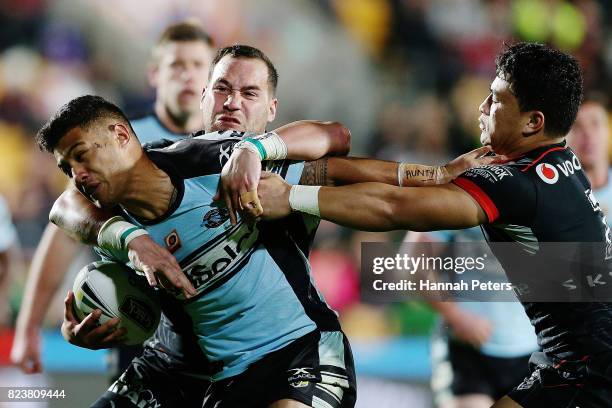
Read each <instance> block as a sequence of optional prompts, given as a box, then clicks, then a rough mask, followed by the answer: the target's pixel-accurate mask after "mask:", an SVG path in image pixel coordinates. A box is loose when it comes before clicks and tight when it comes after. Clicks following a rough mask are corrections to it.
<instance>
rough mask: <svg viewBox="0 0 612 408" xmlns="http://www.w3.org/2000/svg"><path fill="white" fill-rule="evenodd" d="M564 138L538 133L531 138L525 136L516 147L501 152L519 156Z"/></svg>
mask: <svg viewBox="0 0 612 408" xmlns="http://www.w3.org/2000/svg"><path fill="white" fill-rule="evenodd" d="M564 140H565V137H563V136H561V137H549V136H544V135H539V136H538V137H537V138H536V137H535V136H534V137H533V139H531V138H527V139H524V140H523V142H522V143H519V144H518V145H517V146H516V147H514V148H513V149H511V150H510V151H509V152H508V153H506V152H504V153H503V154H504V155H506V156H508V157H511V158H516V157H521V156H523V155H525V154H526V153H528V152H530V151H532V150H535V149H539V148H541V147H545V146H551V145H555V144H559V143H561V142H563V141H564Z"/></svg>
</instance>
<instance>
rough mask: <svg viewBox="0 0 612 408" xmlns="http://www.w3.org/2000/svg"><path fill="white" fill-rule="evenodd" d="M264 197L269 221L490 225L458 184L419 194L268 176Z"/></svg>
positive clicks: (382, 227)
mask: <svg viewBox="0 0 612 408" xmlns="http://www.w3.org/2000/svg"><path fill="white" fill-rule="evenodd" d="M258 193H259V196H260V199H261V202H262V205H263V208H264V214H263V216H264V218H267V219H275V218H281V217H284V216H287V215H289V213H290V212H291V211H301V212H305V213H309V214H313V215H318V216H320V217H321V218H323V219H326V220H329V221H332V222H335V223H337V224H341V225H344V226H347V227H351V228H355V229H360V230H365V231H389V230H395V229H408V230H411V231H432V230H438V229H462V228H469V227H473V226H476V225H480V224H483V223H485V222H486V221H487V217H486V214H485V212H484V211H483V210H482V208H481V207H480V206H479V205H478V203H476V201H475V200H474V199H473V198H472V197H471V196H470V195H469V194H467V193H466V192H464V191H463V190H462V189H461V188H459V187H457V186H455V185H454V184H444V185H440V186H433V187H419V188H413V187H406V188H399V187H394V186H390V185H387V184H381V183H360V184H353V185H348V186H341V187H314V186H293V187H292V186H290V185H289V184H287V183H286V182H285V181H284V180H283V179H282V178H281V177H279V176H277V175H275V174H270V173H264V174H263V175H262V179H261V181H260V188H259V190H258Z"/></svg>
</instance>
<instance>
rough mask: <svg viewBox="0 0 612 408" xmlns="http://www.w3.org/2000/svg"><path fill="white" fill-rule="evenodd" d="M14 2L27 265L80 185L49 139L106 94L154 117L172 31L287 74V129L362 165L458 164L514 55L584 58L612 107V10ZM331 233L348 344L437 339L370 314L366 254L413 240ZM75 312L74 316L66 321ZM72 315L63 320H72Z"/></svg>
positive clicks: (398, 319)
mask: <svg viewBox="0 0 612 408" xmlns="http://www.w3.org/2000/svg"><path fill="white" fill-rule="evenodd" d="M142 7H143V4H141V2H134V1H125V0H106V1H104V2H91V1H87V0H27V1H24V0H5V1H2V2H0V163H1V166H2V171H1V172H0V194H2V195H3V196H4V197H5V198H6V200H7V202H8V203H9V207H10V209H11V212H12V216H13V220H14V223H15V225H16V227H17V231H18V236H19V240H20V242H21V246H22V252H23V254H24V256H25V259H26V264H25V265H26V266H24V267H23V268H22V269H23V270H22V271H21V272H20V273H18V275H17V277H16V279H15V283H14V288H13V290H12V291H11V297H12V302H13V305H14V309H15V312H16V310H17V307H18V304H19V296H20V293H21V290H22V288H21V285H22V284H23V281H24V280H25V273H26V271H27V261H28V260H29V258H30V257H31V255H32V253H33V250H34V248H35V247H36V244H37V243H38V241H39V239H40V235H41V233H42V231H43V229H44V227H45V225H46V223H47V216H48V212H49V209H50V206H51V204H52V203H53V201H54V200H55V198H56V197H57V196H58V195H59V193H60V192H61V191H62V190H63V188H64V187H65V185H66V179H65V177H64V176H63V175H62V174H61V172H60V171H59V170H58V169H57V168H56V165H55V163H54V162H53V160H52V159H51V158H50V157H47V155H45V154H42V153H40V152H38V151H37V149H36V148H35V147H34V144H33V135H34V134H35V133H36V131H37V129H38V128H39V127H40V125H41V124H42V123H43V122H44V121H46V120H47V119H48V117H49V116H50V115H51V114H52V113H53V112H54V111H55V110H56V109H57V108H58V107H59V106H61V105H62V104H63V103H65V102H67V101H68V100H70V99H71V98H73V97H75V96H78V95H82V94H87V93H95V94H99V95H102V96H104V97H107V98H110V99H111V100H113V101H115V102H117V103H118V104H119V105H120V106H122V107H123V108H124V109H125V110H126V111H127V112H130V113H138V112H141V111H143V110H146V109H148V107H149V106H150V104H151V101H152V100H153V97H154V95H153V93H152V91H151V89H150V88H149V86H148V83H147V77H146V67H147V63H148V61H149V57H150V55H149V50H150V48H151V45H152V44H153V42H154V41H155V39H156V38H157V36H158V35H159V33H160V31H161V30H162V29H163V28H164V27H165V26H166V25H167V24H168V23H171V22H173V21H176V20H179V19H183V18H186V17H193V18H197V19H199V20H200V21H201V22H202V23H203V25H204V27H205V28H206V30H207V31H208V32H209V33H210V34H211V36H212V37H213V38H215V40H216V45H217V46H224V45H228V44H232V43H246V44H251V45H254V46H256V47H258V48H261V49H262V50H263V51H265V52H266V53H267V54H268V55H269V56H270V57H271V59H272V61H273V62H274V63H275V64H276V66H277V68H278V70H279V72H280V82H279V92H278V97H279V101H280V105H279V114H278V115H277V119H276V122H275V125H280V124H283V123H286V122H289V121H293V120H298V119H321V120H339V121H341V122H343V123H344V124H346V125H347V126H349V127H350V128H351V130H352V134H353V154H357V155H368V156H374V157H378V158H382V159H389V160H408V161H414V162H424V163H431V164H434V163H443V162H445V161H447V160H448V159H449V158H450V157H453V156H454V155H456V154H457V153H459V152H464V151H466V150H467V149H471V148H474V147H476V146H477V145H478V143H479V141H478V135H479V130H478V122H477V117H478V110H477V107H478V105H479V104H480V101H481V100H482V99H483V98H484V97H485V96H486V94H487V93H488V87H489V83H490V81H491V79H492V78H493V77H494V74H495V72H494V64H493V59H494V56H495V55H496V54H497V53H498V52H499V51H500V50H501V49H502V47H503V46H504V42H507V43H510V42H512V41H514V40H527V41H537V42H546V43H549V44H551V45H553V46H555V47H558V48H561V49H563V50H566V51H569V52H571V53H572V54H573V55H575V56H576V57H577V58H578V59H579V61H580V63H581V64H582V67H583V68H584V72H585V88H586V89H595V90H598V91H599V92H601V93H604V94H608V95H610V94H611V93H612V85H611V84H612V82H611V81H610V79H611V78H610V76H611V75H612V27H611V21H612V4H611V3H610V2H609V1H606V0H600V1H597V0H574V1H569V0H462V1H448V0H317V1H311V0H291V1H285V2H279V1H275V0H215V1H206V2H202V1H195V0H181V1H178V0H176V1H167V0H150V1H147V2H146V10H143V9H142ZM401 239H402V235H401V234H400V235H394V234H391V233H385V234H367V233H356V232H352V231H348V230H345V229H342V228H339V227H337V226H334V225H332V224H329V223H323V224H322V225H321V228H320V231H319V233H318V238H317V241H316V242H317V250H316V251H315V252H314V253H313V256H312V264H313V270H314V271H315V273H316V274H317V279H318V280H319V285H320V287H321V289H322V291H323V292H324V293H325V294H326V297H327V299H328V300H329V302H330V304H331V306H332V307H334V308H336V310H338V311H340V312H341V315H342V319H343V324H344V327H345V329H346V331H347V332H348V333H349V334H352V335H353V336H357V337H362V338H368V337H380V336H393V335H399V334H426V333H427V332H428V330H429V328H430V327H431V324H432V321H433V314H432V312H430V311H429V309H428V308H427V307H424V306H422V305H418V304H407V305H404V304H402V305H399V304H398V305H393V306H391V307H385V308H382V307H378V306H372V305H364V304H363V303H361V302H360V301H359V276H358V274H359V272H358V271H359V253H360V243H361V242H363V241H393V240H401ZM58 307H59V306H58ZM60 311H61V310H60Z"/></svg>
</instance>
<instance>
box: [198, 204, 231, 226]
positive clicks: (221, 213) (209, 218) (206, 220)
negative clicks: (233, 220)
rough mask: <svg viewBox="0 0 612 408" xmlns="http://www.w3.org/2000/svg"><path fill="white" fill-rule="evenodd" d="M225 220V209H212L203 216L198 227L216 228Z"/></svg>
mask: <svg viewBox="0 0 612 408" xmlns="http://www.w3.org/2000/svg"><path fill="white" fill-rule="evenodd" d="M227 220H229V211H228V210H227V208H213V209H212V210H210V211H209V212H207V213H206V214H204V217H203V218H202V223H201V224H200V227H206V228H217V227H218V226H219V225H221V224H223V223H224V222H225V221H227Z"/></svg>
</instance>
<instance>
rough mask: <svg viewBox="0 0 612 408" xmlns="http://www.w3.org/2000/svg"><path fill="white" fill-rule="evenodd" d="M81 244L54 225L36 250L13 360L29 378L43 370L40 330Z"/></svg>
mask: <svg viewBox="0 0 612 408" xmlns="http://www.w3.org/2000/svg"><path fill="white" fill-rule="evenodd" d="M77 249H78V244H77V242H75V241H74V240H72V239H70V237H69V236H68V235H66V234H65V233H63V232H62V231H61V230H60V229H58V228H57V227H56V226H55V225H53V224H49V225H47V228H46V229H45V232H44V233H43V236H42V238H41V240H40V243H39V244H38V246H37V247H36V252H35V253H34V258H33V259H32V263H31V265H30V272H29V273H28V278H27V280H26V285H25V290H24V293H23V299H22V301H21V308H20V309H19V315H18V316H17V326H16V329H15V339H14V340H13V347H12V349H11V360H12V361H13V363H14V364H15V365H17V366H18V367H20V368H21V370H23V372H25V373H26V374H33V373H40V372H42V370H43V366H42V361H41V358H40V330H41V327H42V323H43V321H44V318H45V315H46V313H47V310H49V305H50V304H51V299H52V298H53V295H54V294H55V293H56V292H57V289H58V288H59V286H60V284H61V282H62V280H63V279H64V275H65V273H66V271H67V270H68V267H69V266H70V261H71V260H72V259H74V255H75V254H76V252H77Z"/></svg>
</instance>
